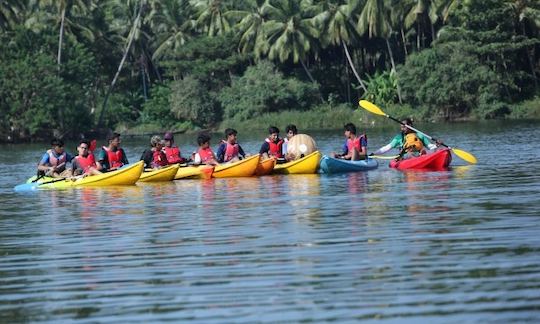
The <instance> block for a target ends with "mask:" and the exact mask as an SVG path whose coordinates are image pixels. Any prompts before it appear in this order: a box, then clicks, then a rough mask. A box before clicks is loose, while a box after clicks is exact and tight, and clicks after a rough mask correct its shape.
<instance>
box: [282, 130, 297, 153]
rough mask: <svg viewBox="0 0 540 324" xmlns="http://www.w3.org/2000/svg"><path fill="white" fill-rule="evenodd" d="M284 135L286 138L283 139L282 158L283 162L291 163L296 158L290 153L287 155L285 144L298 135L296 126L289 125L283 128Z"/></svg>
mask: <svg viewBox="0 0 540 324" xmlns="http://www.w3.org/2000/svg"><path fill="white" fill-rule="evenodd" d="M285 133H286V135H285V136H286V137H285V138H284V139H283V156H284V157H285V160H287V161H292V160H295V159H296V156H295V155H294V154H292V153H287V144H288V143H289V141H290V140H291V138H293V136H294V135H297V134H298V129H297V128H296V125H294V124H290V125H287V126H286V127H285Z"/></svg>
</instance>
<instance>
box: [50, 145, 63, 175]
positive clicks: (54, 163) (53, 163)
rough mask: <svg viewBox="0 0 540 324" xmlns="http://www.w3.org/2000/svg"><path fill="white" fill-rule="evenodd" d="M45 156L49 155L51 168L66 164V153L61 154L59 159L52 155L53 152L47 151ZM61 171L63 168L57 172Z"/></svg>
mask: <svg viewBox="0 0 540 324" xmlns="http://www.w3.org/2000/svg"><path fill="white" fill-rule="evenodd" d="M47 154H49V164H50V165H51V166H52V167H55V166H58V165H60V164H64V165H65V164H66V162H67V153H66V152H62V154H60V156H59V157H56V156H55V155H54V153H53V150H47ZM61 170H65V166H63V167H61V168H59V170H58V171H60V172H61Z"/></svg>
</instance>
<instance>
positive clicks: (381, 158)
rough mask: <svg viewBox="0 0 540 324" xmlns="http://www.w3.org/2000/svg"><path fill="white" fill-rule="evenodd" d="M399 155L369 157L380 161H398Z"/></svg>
mask: <svg viewBox="0 0 540 324" xmlns="http://www.w3.org/2000/svg"><path fill="white" fill-rule="evenodd" d="M398 157H399V155H368V158H370V159H380V160H393V159H397V158H398Z"/></svg>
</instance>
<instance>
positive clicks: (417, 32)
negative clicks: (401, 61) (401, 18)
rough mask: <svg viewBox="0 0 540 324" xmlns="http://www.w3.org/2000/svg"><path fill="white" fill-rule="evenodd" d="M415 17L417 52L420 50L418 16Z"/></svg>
mask: <svg viewBox="0 0 540 324" xmlns="http://www.w3.org/2000/svg"><path fill="white" fill-rule="evenodd" d="M416 19H417V24H416V26H417V27H416V50H417V51H418V52H420V20H418V17H416Z"/></svg>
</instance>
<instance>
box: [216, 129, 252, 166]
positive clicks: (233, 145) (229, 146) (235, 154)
mask: <svg viewBox="0 0 540 324" xmlns="http://www.w3.org/2000/svg"><path fill="white" fill-rule="evenodd" d="M237 136H238V132H237V131H236V129H232V128H227V129H226V130H225V140H223V141H221V144H219V147H218V150H217V154H216V157H217V161H218V162H219V163H224V162H236V161H239V160H242V159H244V158H245V157H246V153H244V150H243V149H242V146H240V144H238V143H237Z"/></svg>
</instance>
